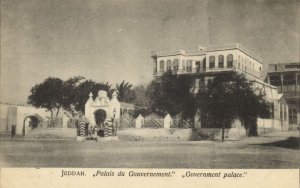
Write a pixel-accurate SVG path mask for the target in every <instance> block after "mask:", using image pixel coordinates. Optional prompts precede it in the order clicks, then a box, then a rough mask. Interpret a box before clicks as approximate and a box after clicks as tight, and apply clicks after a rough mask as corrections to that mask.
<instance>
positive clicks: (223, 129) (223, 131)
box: [222, 121, 225, 142]
mask: <svg viewBox="0 0 300 188" xmlns="http://www.w3.org/2000/svg"><path fill="white" fill-rule="evenodd" d="M224 137H225V121H224V122H223V125H222V142H224Z"/></svg>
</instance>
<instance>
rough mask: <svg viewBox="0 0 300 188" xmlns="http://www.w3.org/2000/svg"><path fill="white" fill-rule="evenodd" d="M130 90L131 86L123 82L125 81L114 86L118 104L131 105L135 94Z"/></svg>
mask: <svg viewBox="0 0 300 188" xmlns="http://www.w3.org/2000/svg"><path fill="white" fill-rule="evenodd" d="M131 88H132V84H130V83H129V82H125V80H123V81H122V82H121V83H120V84H116V89H117V91H118V100H119V101H120V102H128V103H131V102H133V101H134V100H135V98H136V96H135V92H134V90H132V89H131Z"/></svg>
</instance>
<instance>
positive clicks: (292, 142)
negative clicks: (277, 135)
mask: <svg viewBox="0 0 300 188" xmlns="http://www.w3.org/2000/svg"><path fill="white" fill-rule="evenodd" d="M254 145H261V146H271V147H281V148H285V149H294V150H300V137H289V138H288V139H286V140H281V141H277V142H271V143H265V144H254Z"/></svg>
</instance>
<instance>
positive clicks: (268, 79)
mask: <svg viewBox="0 0 300 188" xmlns="http://www.w3.org/2000/svg"><path fill="white" fill-rule="evenodd" d="M267 83H268V84H270V76H269V75H267Z"/></svg>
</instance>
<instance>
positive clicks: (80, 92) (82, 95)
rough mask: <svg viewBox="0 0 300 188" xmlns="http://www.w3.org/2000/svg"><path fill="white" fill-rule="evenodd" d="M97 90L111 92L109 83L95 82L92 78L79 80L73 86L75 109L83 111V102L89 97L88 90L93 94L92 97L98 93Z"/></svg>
mask: <svg viewBox="0 0 300 188" xmlns="http://www.w3.org/2000/svg"><path fill="white" fill-rule="evenodd" d="M99 90H105V91H106V92H107V93H111V85H110V84H109V83H108V82H107V83H97V82H95V81H93V80H85V81H83V82H81V83H80V84H79V85H78V86H77V87H76V88H75V95H76V97H75V101H74V102H73V105H74V107H75V110H77V111H81V112H83V113H84V108H85V103H86V102H87V100H88V99H89V94H90V92H91V93H92V94H93V99H95V98H96V97H97V95H98V91H99Z"/></svg>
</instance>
